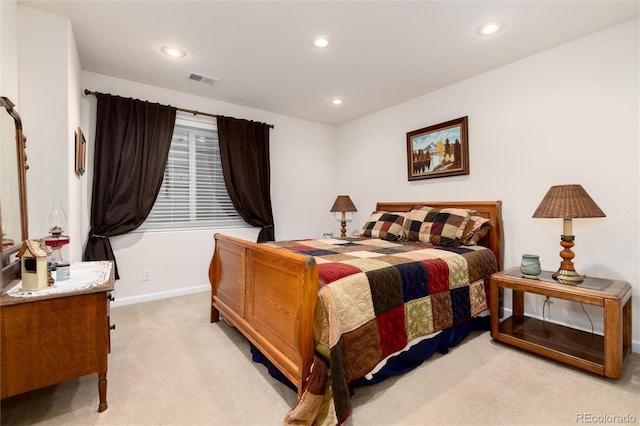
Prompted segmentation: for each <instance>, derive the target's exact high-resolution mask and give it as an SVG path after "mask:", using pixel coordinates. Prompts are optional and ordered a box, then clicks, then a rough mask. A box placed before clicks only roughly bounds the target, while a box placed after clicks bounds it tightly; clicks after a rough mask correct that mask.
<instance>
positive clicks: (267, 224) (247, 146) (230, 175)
mask: <svg viewBox="0 0 640 426" xmlns="http://www.w3.org/2000/svg"><path fill="white" fill-rule="evenodd" d="M217 122H218V140H219V143H220V159H221V163H222V172H223V175H224V182H225V184H226V187H227V192H228V193H229V198H231V202H232V203H233V206H234V207H235V208H236V210H237V211H238V213H240V216H242V218H243V219H244V220H245V221H246V222H247V223H249V224H250V225H253V226H256V227H260V228H262V229H261V230H260V233H259V234H258V240H257V241H258V242H259V243H262V242H265V241H273V240H274V238H275V231H274V228H273V212H272V208H271V166H270V163H269V129H270V126H269V125H268V124H264V123H257V122H255V121H248V120H242V119H237V118H232V117H223V116H218V117H217Z"/></svg>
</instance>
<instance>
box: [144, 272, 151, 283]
mask: <svg viewBox="0 0 640 426" xmlns="http://www.w3.org/2000/svg"><path fill="white" fill-rule="evenodd" d="M142 281H151V270H150V269H143V270H142Z"/></svg>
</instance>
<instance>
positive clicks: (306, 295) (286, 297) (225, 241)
mask: <svg viewBox="0 0 640 426" xmlns="http://www.w3.org/2000/svg"><path fill="white" fill-rule="evenodd" d="M420 205H428V206H432V207H435V208H447V207H453V208H463V209H470V210H476V211H477V212H478V213H479V215H480V216H483V217H485V218H488V219H491V220H492V221H493V224H494V226H493V227H492V228H491V230H490V232H489V233H488V234H487V235H486V236H485V237H484V238H483V239H482V240H480V242H479V245H482V246H485V247H488V248H489V249H491V250H492V251H493V253H494V254H495V257H496V259H497V261H498V269H499V270H501V269H502V259H503V230H502V202H501V201H454V202H432V201H426V202H380V203H378V204H377V205H376V210H378V211H398V212H399V211H403V212H407V211H409V210H411V208H412V207H414V206H420ZM214 238H215V248H214V252H213V258H212V260H211V263H210V266H209V280H210V282H211V322H212V323H213V322H217V321H219V319H220V314H222V315H223V316H224V319H225V320H226V321H227V322H228V323H230V324H231V325H233V326H234V327H236V328H237V329H238V330H239V331H240V332H241V333H242V334H243V335H244V336H245V337H247V339H249V341H250V342H251V343H252V344H253V345H255V347H256V348H257V349H258V350H259V351H260V352H261V353H262V354H263V355H264V356H265V357H266V358H267V359H269V361H271V363H273V364H274V366H275V367H276V368H278V370H280V371H281V372H282V374H283V375H284V376H285V377H287V379H289V380H290V381H291V383H292V384H293V385H294V386H296V388H297V389H298V396H300V395H301V394H302V392H303V390H304V385H305V382H306V379H307V378H308V376H309V372H310V369H311V365H312V363H313V359H314V339H313V319H314V312H315V307H316V299H317V294H318V267H317V264H316V261H315V259H314V258H313V256H306V255H302V254H298V253H293V252H289V251H287V250H283V249H278V248H273V247H268V246H265V245H261V244H257V243H254V242H250V241H245V240H241V239H238V238H233V237H229V236H225V235H222V234H216V235H215V236H214Z"/></svg>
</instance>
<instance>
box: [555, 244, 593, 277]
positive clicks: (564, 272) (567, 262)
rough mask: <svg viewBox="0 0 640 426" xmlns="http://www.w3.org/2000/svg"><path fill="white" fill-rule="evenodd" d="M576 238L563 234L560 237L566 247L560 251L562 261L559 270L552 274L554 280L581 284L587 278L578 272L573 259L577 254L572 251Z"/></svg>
mask: <svg viewBox="0 0 640 426" xmlns="http://www.w3.org/2000/svg"><path fill="white" fill-rule="evenodd" d="M574 239H575V237H574V236H573V235H562V236H561V237H560V245H561V246H562V247H564V249H563V250H562V251H561V252H560V257H561V258H562V262H560V268H559V269H558V271H557V272H555V273H553V274H552V275H551V276H552V277H553V279H554V280H556V281H558V282H561V283H563V284H580V283H581V282H582V281H584V278H585V276H584V275H580V274H579V273H577V272H576V268H575V267H574V266H573V261H572V259H573V258H574V257H575V256H576V255H575V254H574V253H573V252H572V251H571V247H573V246H574V245H575V243H574V242H573V240H574Z"/></svg>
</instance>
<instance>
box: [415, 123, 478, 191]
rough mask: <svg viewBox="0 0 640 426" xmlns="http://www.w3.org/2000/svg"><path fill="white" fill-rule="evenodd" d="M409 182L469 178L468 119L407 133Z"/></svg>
mask: <svg viewBox="0 0 640 426" xmlns="http://www.w3.org/2000/svg"><path fill="white" fill-rule="evenodd" d="M407 172H408V177H409V180H418V179H431V178H437V177H444V176H457V175H468V174H469V141H468V134H467V117H466V116H465V117H460V118H456V119H454V120H450V121H446V122H444V123H439V124H434V125H433V126H429V127H424V128H422V129H418V130H414V131H412V132H408V133H407Z"/></svg>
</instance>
